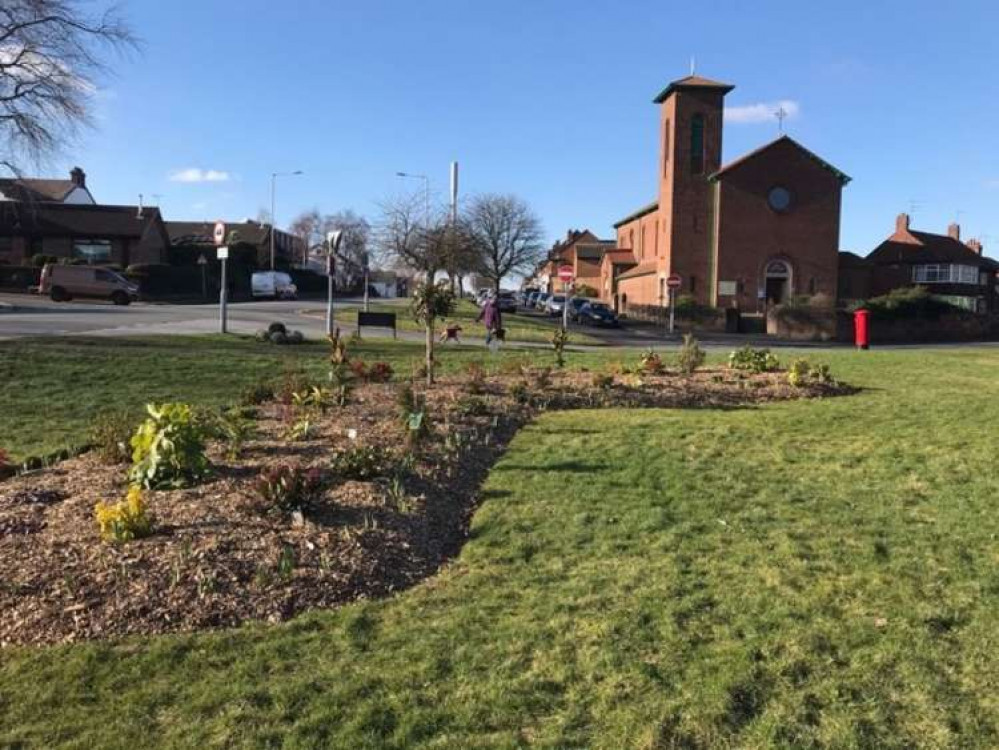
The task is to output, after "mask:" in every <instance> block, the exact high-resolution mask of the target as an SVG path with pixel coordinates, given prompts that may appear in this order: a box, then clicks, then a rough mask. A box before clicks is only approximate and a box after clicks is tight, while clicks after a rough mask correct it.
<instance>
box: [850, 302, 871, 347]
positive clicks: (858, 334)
mask: <svg viewBox="0 0 999 750" xmlns="http://www.w3.org/2000/svg"><path fill="white" fill-rule="evenodd" d="M869 317H870V313H869V312H868V311H867V310H856V311H854V313H853V340H854V343H855V344H856V345H857V348H858V349H868V348H870V345H871V340H870V334H869V332H868V318H869Z"/></svg>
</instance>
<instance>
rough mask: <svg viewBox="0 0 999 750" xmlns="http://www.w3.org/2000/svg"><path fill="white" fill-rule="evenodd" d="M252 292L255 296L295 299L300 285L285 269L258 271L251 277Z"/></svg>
mask: <svg viewBox="0 0 999 750" xmlns="http://www.w3.org/2000/svg"><path fill="white" fill-rule="evenodd" d="M250 293H251V294H252V295H253V296H254V297H270V298H273V299H295V298H297V297H298V287H297V286H295V284H294V283H292V280H291V276H289V275H288V274H286V273H284V272H283V271H258V272H257V273H255V274H253V276H251V277H250Z"/></svg>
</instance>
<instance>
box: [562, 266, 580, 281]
mask: <svg viewBox="0 0 999 750" xmlns="http://www.w3.org/2000/svg"><path fill="white" fill-rule="evenodd" d="M575 273H576V271H575V269H574V268H573V267H572V266H559V267H558V278H559V281H565V282H569V281H572V277H573V276H575Z"/></svg>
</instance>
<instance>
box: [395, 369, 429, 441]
mask: <svg viewBox="0 0 999 750" xmlns="http://www.w3.org/2000/svg"><path fill="white" fill-rule="evenodd" d="M396 404H397V406H398V408H399V421H400V422H401V423H402V426H403V429H404V430H405V431H406V441H407V442H408V443H409V444H410V445H415V444H417V443H419V442H420V441H421V440H423V438H425V437H426V436H427V434H429V432H430V420H429V418H428V416H427V400H426V398H425V397H423V396H421V395H419V394H417V393H416V391H415V390H413V387H412V386H411V385H409V384H405V385H402V386H400V387H399V390H398V391H397V392H396Z"/></svg>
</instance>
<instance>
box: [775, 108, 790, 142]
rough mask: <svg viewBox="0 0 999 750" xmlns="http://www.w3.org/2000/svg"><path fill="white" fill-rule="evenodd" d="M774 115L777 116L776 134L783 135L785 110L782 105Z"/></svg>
mask: <svg viewBox="0 0 999 750" xmlns="http://www.w3.org/2000/svg"><path fill="white" fill-rule="evenodd" d="M774 117H776V118H777V134H778V135H784V118H786V117H787V110H786V109H784V105H783V104H782V105H780V106H779V107H778V108H777V111H776V112H774Z"/></svg>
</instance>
